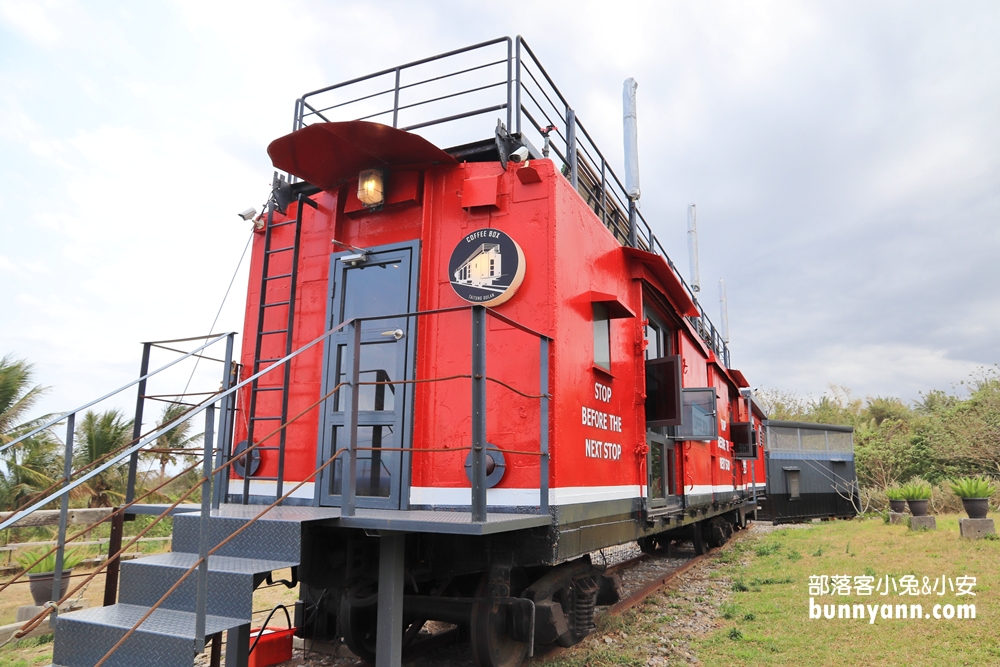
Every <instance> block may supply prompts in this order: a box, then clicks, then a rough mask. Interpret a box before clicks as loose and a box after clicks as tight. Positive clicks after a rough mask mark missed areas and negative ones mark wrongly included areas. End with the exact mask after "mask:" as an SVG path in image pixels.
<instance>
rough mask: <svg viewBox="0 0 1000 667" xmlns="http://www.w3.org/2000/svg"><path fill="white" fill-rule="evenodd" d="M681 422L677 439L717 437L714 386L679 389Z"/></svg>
mask: <svg viewBox="0 0 1000 667" xmlns="http://www.w3.org/2000/svg"><path fill="white" fill-rule="evenodd" d="M681 399H682V407H681V417H682V422H681V426H680V429H679V432H678V434H677V435H678V439H679V440H715V439H716V438H718V437H719V429H718V420H717V419H716V414H715V401H716V398H715V388H714V387H708V388H706V389H682V390H681Z"/></svg>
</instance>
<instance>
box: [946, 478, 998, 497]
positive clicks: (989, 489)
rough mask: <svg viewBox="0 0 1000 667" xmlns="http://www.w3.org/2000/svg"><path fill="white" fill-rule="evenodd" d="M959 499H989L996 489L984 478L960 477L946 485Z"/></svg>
mask: <svg viewBox="0 0 1000 667" xmlns="http://www.w3.org/2000/svg"><path fill="white" fill-rule="evenodd" d="M948 486H949V487H951V490H952V491H954V492H955V495H956V496H958V497H959V498H989V497H990V496H992V495H993V492H994V491H996V487H995V486H993V485H992V484H991V483H990V480H988V479H986V478H985V477H962V478H961V479H956V480H955V481H953V482H952V483H951V484H949V485H948Z"/></svg>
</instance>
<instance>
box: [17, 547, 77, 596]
mask: <svg viewBox="0 0 1000 667" xmlns="http://www.w3.org/2000/svg"><path fill="white" fill-rule="evenodd" d="M39 555H41V552H39V551H26V552H24V553H20V554H17V555H16V556H15V559H16V560H17V562H18V564H19V565H20V566H21V567H22V568H27V567H28V566H29V565H31V564H32V563H34V562H35V561H36V560H38V556H39ZM86 557H87V554H86V553H85V552H84V551H83V550H82V549H74V550H72V551H67V552H65V553H64V554H63V571H62V583H61V586H62V588H63V591H65V590H66V584H67V582H68V578H69V575H70V572H72V571H73V568H74V567H76V566H77V565H79V564H80V562H81V561H82V560H83V559H84V558H86ZM55 569H56V553H55V552H54V551H53V552H52V553H50V554H49V555H48V556H46V557H45V558H43V559H42V560H40V561H39V562H38V563H36V564H35V565H33V566H31V567H30V568H29V569H28V588H29V589H30V590H31V598H32V599H33V600H34V602H35V605H37V606H39V607H40V606H42V605H44V604H45V603H46V602H48V601H49V600H51V599H52V586H53V584H54V583H55Z"/></svg>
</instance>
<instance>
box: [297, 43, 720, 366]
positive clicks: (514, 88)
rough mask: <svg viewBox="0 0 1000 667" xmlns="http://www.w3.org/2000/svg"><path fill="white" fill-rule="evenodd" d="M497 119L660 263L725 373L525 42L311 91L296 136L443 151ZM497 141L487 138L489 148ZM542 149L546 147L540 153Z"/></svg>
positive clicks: (625, 240) (710, 339)
mask: <svg viewBox="0 0 1000 667" xmlns="http://www.w3.org/2000/svg"><path fill="white" fill-rule="evenodd" d="M487 114H496V116H497V118H498V119H499V120H501V121H504V122H505V125H506V127H507V128H508V129H509V130H510V132H512V133H513V134H514V135H515V136H516V137H517V138H518V139H519V140H520V141H521V142H523V143H524V144H525V145H526V146H528V148H529V150H530V151H531V154H532V158H533V159H538V158H541V157H543V152H544V153H546V154H547V156H548V157H551V158H552V160H553V161H554V162H555V163H556V166H557V168H559V169H560V170H561V172H562V173H563V175H565V176H566V178H567V179H569V181H570V183H572V185H573V187H574V188H576V190H577V191H578V192H579V194H580V196H581V197H582V198H583V200H584V202H586V204H587V206H588V207H589V208H590V209H591V210H592V211H593V212H594V214H595V215H596V216H597V217H598V219H600V220H601V222H602V223H603V224H604V225H605V226H606V227H607V228H608V229H609V230H610V231H611V233H612V234H613V235H614V237H615V238H616V239H617V240H618V241H619V242H620V243H621V244H622V245H628V246H632V247H636V248H640V249H642V250H646V251H648V252H652V253H655V254H657V255H660V256H661V257H663V258H664V259H665V260H666V262H667V264H668V266H670V268H671V270H672V271H673V272H674V274H675V275H676V277H677V280H678V281H680V283H681V284H682V285H683V286H684V289H685V290H687V292H688V294H689V295H690V296H691V299H692V301H694V303H695V304H696V305H697V307H698V312H699V315H697V316H693V317H690V318H689V322H690V323H691V326H692V327H693V328H694V329H695V331H696V332H697V333H698V335H699V336H700V337H701V338H702V340H704V341H705V343H706V344H707V345H708V346H709V347H710V348H711V349H712V350H713V352H715V354H716V355H717V356H718V357H719V359H720V360H721V361H722V363H723V364H724V365H725V366H726V367H727V368H728V367H729V364H730V358H729V346H728V345H727V344H726V342H725V341H724V340H723V339H722V336H721V335H720V334H719V332H718V330H717V329H716V328H715V326H714V325H713V324H712V322H711V320H710V319H709V317H708V315H707V314H706V313H705V310H704V309H703V308H702V307H701V304H700V303H698V299H697V294H696V293H695V292H694V291H693V290H692V289H691V287H690V286H689V285H688V284H687V281H685V280H684V277H683V276H682V274H681V272H680V271H679V270H678V269H677V267H676V266H675V265H674V263H673V261H672V260H671V259H670V256H669V255H668V254H667V252H666V250H665V249H664V248H663V245H662V244H661V243H660V242H659V240H658V239H657V238H656V235H655V234H653V231H652V229H651V228H650V226H649V223H648V222H647V221H646V219H645V217H644V216H643V215H642V213H641V212H639V210H638V209H637V208H636V206H635V203H634V202H631V201H630V200H629V197H628V195H627V194H626V191H625V186H624V184H623V182H622V180H621V179H620V178H619V177H618V175H617V174H616V173H615V171H614V170H613V169H612V168H611V166H610V164H609V161H608V159H607V157H606V156H605V154H604V153H603V152H601V150H600V149H599V148H598V147H597V144H596V143H595V142H594V140H593V138H592V137H591V135H590V133H589V132H588V131H587V128H586V127H585V126H584V124H583V122H582V121H581V120H580V118H579V117H578V116H577V115H576V111H575V110H574V109H573V107H572V106H571V105H570V103H569V102H568V101H567V99H566V97H565V96H564V95H563V94H562V93H561V92H560V91H559V88H558V87H557V86H556V85H555V83H554V82H553V81H552V78H551V77H550V76H549V74H548V72H546V70H545V68H544V67H543V66H542V64H541V63H540V62H539V60H538V58H537V56H536V55H535V53H534V52H533V51H532V50H531V48H530V47H529V46H528V44H527V42H525V40H524V39H523V38H521V37H520V36H518V37H515V38H511V37H500V38H497V39H493V40H489V41H486V42H480V43H479V44H473V45H472V46H468V47H465V48H462V49H456V50H454V51H448V52H447V53H442V54H439V55H436V56H432V57H429V58H422V59H420V60H416V61H413V62H410V63H406V64H404V65H399V66H396V67H392V68H389V69H384V70H381V71H379V72H375V73H373V74H368V75H366V76H361V77H357V78H354V79H351V80H349V81H344V82H342V83H338V84H335V85H332V86H327V87H325V88H320V89H318V90H314V91H311V92H308V93H306V94H304V95H302V97H300V98H299V99H298V100H296V101H295V115H294V120H293V124H292V128H293V130H297V129H300V128H302V127H304V126H306V125H309V124H312V123H317V122H329V121H345V120H369V121H373V122H379V123H383V124H385V125H391V126H392V127H395V128H399V129H402V130H407V131H410V132H415V133H417V134H420V135H421V136H424V137H425V138H426V139H428V140H430V141H431V142H432V143H434V144H436V145H438V146H442V147H457V146H464V145H468V144H474V143H484V132H483V122H482V119H481V116H485V115H487ZM490 141H492V137H490V136H487V138H486V142H487V143H488V142H490ZM538 146H543V147H547V148H543V150H542V151H540V150H539V149H538Z"/></svg>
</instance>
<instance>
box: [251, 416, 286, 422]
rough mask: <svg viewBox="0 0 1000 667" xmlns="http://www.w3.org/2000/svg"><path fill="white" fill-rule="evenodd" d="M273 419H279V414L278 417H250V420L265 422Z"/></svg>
mask: <svg viewBox="0 0 1000 667" xmlns="http://www.w3.org/2000/svg"><path fill="white" fill-rule="evenodd" d="M275 419H277V420H278V421H281V417H280V416H278V417H251V418H250V421H255V422H265V421H274V420H275Z"/></svg>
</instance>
